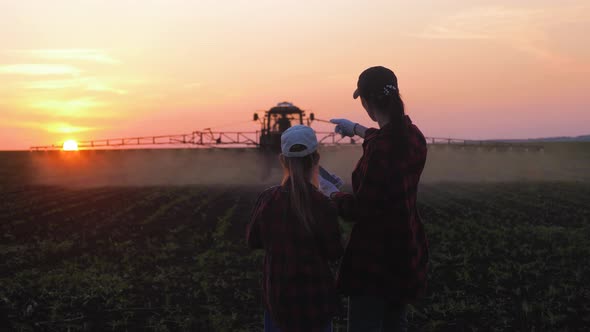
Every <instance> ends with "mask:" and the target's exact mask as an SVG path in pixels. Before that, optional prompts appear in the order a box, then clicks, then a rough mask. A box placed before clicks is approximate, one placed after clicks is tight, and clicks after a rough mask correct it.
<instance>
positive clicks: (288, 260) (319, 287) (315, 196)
mask: <svg viewBox="0 0 590 332" xmlns="http://www.w3.org/2000/svg"><path fill="white" fill-rule="evenodd" d="M317 146H318V142H317V138H316V136H315V133H314V131H313V130H312V129H311V128H309V127H306V126H302V125H298V126H294V127H291V128H289V129H288V130H286V131H285V132H284V133H283V135H282V136H281V151H282V154H281V155H280V162H281V165H282V166H283V170H284V178H283V181H282V183H281V185H280V186H276V187H273V188H270V189H267V190H266V191H264V192H263V193H262V194H260V196H259V197H258V200H257V202H256V205H255V207H254V209H253V211H252V214H251V217H250V222H249V224H248V227H247V241H248V246H249V247H250V248H253V249H264V250H265V257H264V269H263V283H262V290H263V302H264V306H265V309H266V310H265V319H264V329H265V331H283V332H289V331H306V332H307V331H331V330H332V327H331V320H332V316H333V315H334V314H335V312H336V311H337V309H338V303H339V301H338V297H337V294H336V290H335V283H334V278H333V276H332V272H331V270H330V267H329V265H328V261H334V260H337V259H338V258H340V256H341V255H342V252H343V247H342V244H341V241H340V238H341V235H340V230H339V226H338V220H337V218H338V217H337V212H336V210H335V209H334V207H333V206H332V205H331V202H330V200H329V199H328V197H326V196H325V195H324V194H322V192H320V191H319V190H318V188H317V187H318V167H319V166H318V165H319V164H318V163H319V159H320V156H319V154H318V152H317V151H316V149H317Z"/></svg>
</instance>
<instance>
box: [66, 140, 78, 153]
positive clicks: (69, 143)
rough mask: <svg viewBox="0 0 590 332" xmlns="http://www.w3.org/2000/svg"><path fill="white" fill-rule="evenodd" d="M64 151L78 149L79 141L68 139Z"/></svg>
mask: <svg viewBox="0 0 590 332" xmlns="http://www.w3.org/2000/svg"><path fill="white" fill-rule="evenodd" d="M63 150H64V151H78V143H77V142H76V141H74V140H67V141H65V142H64V145H63Z"/></svg>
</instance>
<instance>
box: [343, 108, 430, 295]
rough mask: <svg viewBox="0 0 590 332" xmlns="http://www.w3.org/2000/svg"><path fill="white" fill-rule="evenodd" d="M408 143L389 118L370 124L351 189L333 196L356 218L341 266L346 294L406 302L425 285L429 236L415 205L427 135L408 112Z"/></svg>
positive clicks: (350, 217) (344, 214)
mask: <svg viewBox="0 0 590 332" xmlns="http://www.w3.org/2000/svg"><path fill="white" fill-rule="evenodd" d="M405 125H406V128H407V130H408V139H407V143H406V144H403V143H402V141H403V140H402V139H401V136H400V130H398V129H396V128H394V126H393V125H392V124H388V125H385V126H384V127H383V128H381V129H373V128H371V129H368V130H367V132H366V135H365V140H364V142H363V156H362V157H361V159H360V160H359V162H358V164H357V166H356V169H355V170H354V172H353V173H352V186H353V193H352V194H350V193H342V192H340V193H336V194H334V195H333V196H332V199H333V200H334V202H335V203H336V205H337V207H338V211H339V214H340V215H341V216H342V217H344V218H345V219H349V220H352V221H354V222H355V224H354V226H353V229H352V233H351V235H350V239H349V241H348V245H347V247H346V251H345V253H344V257H343V260H342V264H341V266H340V271H339V273H338V281H337V284H338V288H339V289H340V290H341V291H342V292H343V293H344V294H345V295H369V294H370V295H378V296H384V297H386V298H387V299H389V300H391V301H395V302H401V303H408V302H411V301H412V300H415V299H416V298H418V297H419V296H420V295H422V293H423V292H424V291H425V289H426V270H427V263H428V241H427V239H426V234H425V233H424V228H423V225H422V221H421V220H420V215H419V214H418V210H417V208H416V194H417V192H418V182H419V180H420V175H421V174H422V170H423V169H424V164H425V162H426V140H425V139H424V136H423V135H422V133H421V132H420V130H419V129H418V128H417V127H416V126H415V125H413V124H412V121H411V120H410V118H409V117H407V116H406V122H405Z"/></svg>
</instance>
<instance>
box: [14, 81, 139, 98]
mask: <svg viewBox="0 0 590 332" xmlns="http://www.w3.org/2000/svg"><path fill="white" fill-rule="evenodd" d="M23 86H24V87H25V88H26V89H35V90H58V89H83V90H85V91H95V92H110V93H115V94H119V95H124V94H127V91H126V90H123V89H117V88H114V87H112V86H111V85H109V84H108V83H105V82H103V81H102V80H100V79H98V78H93V77H89V78H76V79H64V80H43V81H33V82H28V83H24V84H23Z"/></svg>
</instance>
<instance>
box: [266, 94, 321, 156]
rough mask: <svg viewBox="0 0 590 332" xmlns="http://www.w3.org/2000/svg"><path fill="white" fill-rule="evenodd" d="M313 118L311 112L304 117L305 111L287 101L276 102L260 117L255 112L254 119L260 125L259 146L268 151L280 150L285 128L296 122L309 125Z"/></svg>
mask: <svg viewBox="0 0 590 332" xmlns="http://www.w3.org/2000/svg"><path fill="white" fill-rule="evenodd" d="M314 120H315V116H314V114H313V113H310V114H309V117H307V118H306V116H305V111H303V110H302V109H300V108H299V107H297V106H295V105H293V104H291V103H288V102H282V103H278V104H277V106H275V107H272V108H271V109H269V110H268V111H265V112H264V117H262V118H260V117H259V116H258V113H255V114H254V121H260V124H261V126H262V129H261V131H260V140H259V147H260V148H261V149H263V150H266V151H269V152H278V151H280V150H281V134H283V133H284V132H285V130H287V129H289V128H291V126H293V125H298V124H301V125H302V124H307V125H308V126H309V125H310V124H311V122H313V121H314Z"/></svg>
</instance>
